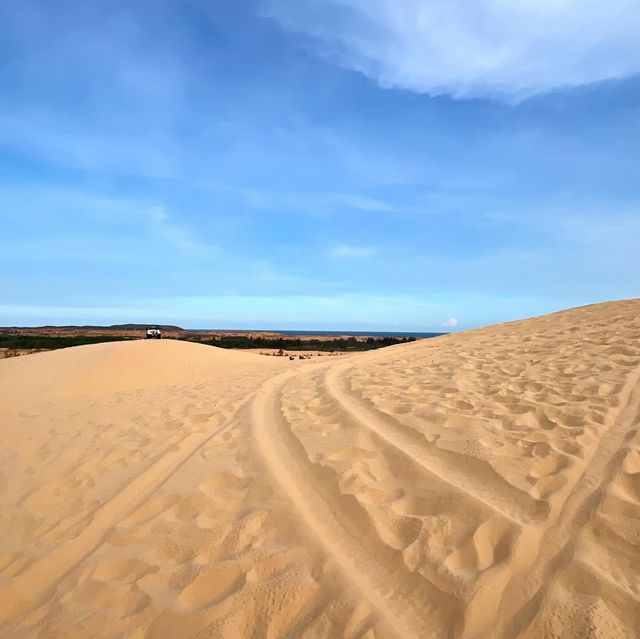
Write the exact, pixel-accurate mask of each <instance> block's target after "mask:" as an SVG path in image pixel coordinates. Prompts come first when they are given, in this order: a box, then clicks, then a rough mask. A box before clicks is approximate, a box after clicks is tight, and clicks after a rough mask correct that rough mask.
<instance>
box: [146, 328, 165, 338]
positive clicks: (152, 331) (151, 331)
mask: <svg viewBox="0 0 640 639" xmlns="http://www.w3.org/2000/svg"><path fill="white" fill-rule="evenodd" d="M147 339H162V331H161V330H160V329H159V328H158V327H157V326H147Z"/></svg>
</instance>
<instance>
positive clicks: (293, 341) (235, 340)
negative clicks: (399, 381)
mask: <svg viewBox="0 0 640 639" xmlns="http://www.w3.org/2000/svg"><path fill="white" fill-rule="evenodd" d="M415 340H416V338H415V337H368V338H367V339H366V340H360V341H359V340H357V339H356V338H355V337H345V338H343V337H336V338H335V339H327V340H321V339H300V338H299V337H250V336H245V335H222V336H220V337H215V338H213V339H207V340H206V341H202V342H201V343H202V344H210V345H211V346H218V347H220V348H265V349H280V348H281V349H283V350H290V351H329V352H330V351H369V350H372V349H374V348H382V347H383V346H392V345H394V344H406V343H407V342H414V341H415Z"/></svg>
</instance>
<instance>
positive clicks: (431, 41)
mask: <svg viewBox="0 0 640 639" xmlns="http://www.w3.org/2000/svg"><path fill="white" fill-rule="evenodd" d="M265 13H266V15H268V16H270V17H273V18H275V19H276V20H278V21H279V22H280V24H281V25H283V26H284V27H285V28H286V29H288V30H291V31H294V32H299V33H303V34H306V35H308V36H311V38H312V39H313V41H314V42H315V46H316V49H317V51H318V52H319V53H320V54H321V55H324V56H326V57H329V58H331V59H332V60H337V61H338V62H339V63H340V64H341V65H343V66H345V67H347V68H351V69H355V70H357V71H360V72H362V73H364V74H365V75H367V76H369V77H371V78H373V79H375V80H377V81H378V82H379V83H380V84H381V85H382V86H384V87H400V88H405V89H410V90H413V91H418V92H425V93H430V94H432V95H438V94H451V95H454V96H458V97H473V96H487V95H498V96H501V97H506V98H508V99H510V100H513V99H516V100H517V99H521V98H524V97H527V96H530V95H533V94H536V93H541V92H545V91H549V90H552V89H556V88H563V87H574V86H579V85H583V84H587V83H592V82H598V81H601V80H608V79H612V78H623V77H629V76H631V75H635V74H637V73H638V72H640V47H638V41H640V4H638V2H637V1H636V0H610V1H609V2H606V3H604V2H597V1H595V0H564V1H561V2H559V1H557V0H537V1H530V0H516V1H513V0H475V1H474V2H469V0H452V1H451V2H440V1H439V0H327V1H326V2H323V3H320V2H318V1H317V0H302V1H301V0H295V1H294V0H268V2H267V7H266V9H265Z"/></svg>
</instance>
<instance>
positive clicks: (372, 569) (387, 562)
mask: <svg viewBox="0 0 640 639" xmlns="http://www.w3.org/2000/svg"><path fill="white" fill-rule="evenodd" d="M287 381H288V378H287V379H284V380H283V379H282V377H281V378H279V379H274V380H271V381H270V382H267V384H265V386H263V387H262V388H261V389H260V391H258V393H257V394H256V395H255V396H254V399H253V406H252V420H253V426H254V432H255V439H256V443H257V446H258V449H259V451H260V453H261V455H262V457H263V458H264V460H265V463H266V465H267V467H268V469H269V470H270V472H271V474H272V476H273V478H274V479H275V481H276V483H277V484H278V485H279V486H280V488H281V489H282V491H283V492H284V493H285V494H286V495H288V497H289V499H290V500H291V502H292V503H293V506H294V507H295V510H296V511H297V512H298V513H299V515H300V516H301V518H302V519H303V520H304V522H305V523H306V525H307V526H308V528H309V529H310V530H311V531H312V532H313V533H314V535H315V538H316V540H317V541H318V542H319V543H320V544H321V546H322V547H324V549H325V550H326V552H327V553H328V554H329V556H330V557H331V558H332V559H333V560H334V561H335V562H336V563H337V564H338V565H339V566H340V568H341V569H342V571H343V573H344V574H345V575H346V577H347V579H348V580H349V581H350V582H351V583H353V584H354V585H356V586H357V587H358V589H359V590H360V592H361V593H362V595H363V596H364V597H365V598H366V599H367V600H368V601H369V602H370V603H371V604H372V606H373V607H374V608H375V609H376V610H377V611H378V613H379V614H380V615H381V617H382V618H383V620H384V621H385V622H386V624H387V625H388V627H389V628H390V629H391V630H392V632H393V633H394V634H395V635H397V636H399V637H415V638H421V639H422V638H427V637H434V638H436V637H437V638H439V639H441V638H444V637H448V636H451V628H452V627H453V626H454V625H455V623H456V620H457V619H458V618H459V617H458V616H457V615H456V612H457V611H456V602H455V601H454V599H453V598H452V597H450V596H449V595H447V594H446V593H444V592H442V591H441V590H439V589H438V588H437V587H436V586H435V585H434V584H432V583H431V582H429V581H428V580H426V579H425V578H423V577H422V576H420V575H419V574H417V573H414V572H410V571H409V570H408V569H407V566H406V564H404V563H403V561H402V557H401V556H400V554H399V553H398V552H397V551H394V550H392V549H391V548H389V547H388V546H386V545H384V544H383V543H382V542H381V540H380V539H379V538H378V537H377V535H376V534H375V532H374V531H373V528H372V524H371V522H370V520H369V516H368V514H367V513H366V511H364V510H363V509H362V507H361V506H360V505H359V504H358V502H357V500H356V499H355V497H353V496H352V495H347V494H343V493H341V492H340V488H339V485H338V481H337V478H336V476H335V473H334V472H333V471H332V470H331V469H329V468H325V467H322V466H320V465H319V464H314V463H312V462H311V461H310V460H309V458H308V456H307V454H306V451H305V450H304V448H303V446H302V444H301V443H300V441H299V440H298V439H297V438H296V437H295V435H294V434H293V432H292V431H291V429H290V426H289V424H288V422H287V420H286V417H285V415H284V413H283V411H282V407H281V395H282V390H283V388H284V386H285V385H286V383H287Z"/></svg>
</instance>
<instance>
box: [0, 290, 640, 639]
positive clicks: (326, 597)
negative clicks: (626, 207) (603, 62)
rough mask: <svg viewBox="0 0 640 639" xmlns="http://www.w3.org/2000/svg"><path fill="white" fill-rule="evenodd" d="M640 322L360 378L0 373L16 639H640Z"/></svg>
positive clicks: (1, 601)
mask: <svg viewBox="0 0 640 639" xmlns="http://www.w3.org/2000/svg"><path fill="white" fill-rule="evenodd" d="M639 429H640V301H638V300H634V301H628V302H615V303H608V304H600V305H595V306H589V307H583V308H578V309H573V310H570V311H565V312H562V313H556V314H553V315H549V316H545V317H540V318H535V319H532V320H526V321H521V322H512V323H509V324H503V325H500V326H494V327H489V328H486V329H481V330H477V331H469V332H466V333H459V334H455V335H450V336H446V337H440V338H435V339H430V340H424V341H421V342H418V343H413V344H408V345H402V346H397V347H391V348H387V349H383V350H380V351H376V352H370V353H365V354H358V355H353V356H350V357H345V358H329V357H327V358H319V359H316V360H295V361H290V360H288V359H286V358H276V357H262V356H260V355H257V354H252V353H239V352H235V351H224V350H221V349H217V348H214V347H209V346H201V345H196V344H191V343H186V342H178V341H173V340H162V341H148V342H145V341H136V342H119V343H109V344H99V345H93V346H83V347H77V348H71V349H65V350H61V351H54V352H48V353H39V354H34V355H28V356H24V357H20V358H15V359H10V360H3V361H0V434H1V436H2V446H1V447H0V636H2V637H12V638H13V637H15V638H23V637H24V638H26V637H29V638H30V637H38V638H42V639H52V638H57V637H64V638H72V637H78V638H80V637H82V638H85V637H113V638H116V637H132V638H135V639H143V638H145V637H149V638H155V637H158V638H161V637H179V638H190V637H193V638H194V639H195V638H196V637H198V638H200V637H229V638H234V639H235V638H238V637H252V638H258V637H265V638H268V639H270V638H280V637H282V638H285V637H287V638H294V637H308V638H312V637H313V638H316V637H318V638H320V637H322V638H324V637H354V638H355V637H363V638H367V639H373V638H374V637H375V638H382V637H400V638H402V639H408V638H410V637H416V638H423V637H437V638H445V637H447V638H448V637H462V638H465V639H471V638H474V639H476V638H477V639H485V638H493V637H496V638H500V639H511V638H514V637H522V638H527V639H534V638H535V639H537V638H541V637H544V638H558V639H560V638H562V639H570V638H575V639H578V638H579V639H583V638H585V637H597V638H607V639H609V638H622V637H625V638H629V637H639V636H640V434H639Z"/></svg>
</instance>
